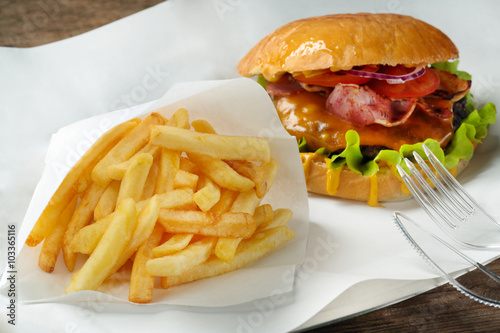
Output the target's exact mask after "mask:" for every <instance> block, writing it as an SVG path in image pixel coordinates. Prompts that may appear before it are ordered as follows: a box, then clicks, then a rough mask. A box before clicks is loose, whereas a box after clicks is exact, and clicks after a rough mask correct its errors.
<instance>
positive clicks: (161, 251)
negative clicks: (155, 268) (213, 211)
mask: <svg viewBox="0 0 500 333" xmlns="http://www.w3.org/2000/svg"><path fill="white" fill-rule="evenodd" d="M191 239H193V234H174V235H173V236H172V237H170V238H169V239H168V240H167V241H165V242H164V243H163V244H161V245H158V246H157V247H155V248H154V249H153V255H154V257H163V256H166V255H169V254H172V253H175V252H178V251H180V250H182V249H183V248H185V247H186V246H188V244H189V242H190V241H191Z"/></svg>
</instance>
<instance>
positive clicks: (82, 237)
mask: <svg viewBox="0 0 500 333" xmlns="http://www.w3.org/2000/svg"><path fill="white" fill-rule="evenodd" d="M114 214H115V213H114V212H113V213H111V214H109V215H108V216H106V217H104V218H102V219H100V220H98V221H95V222H94V223H92V224H89V225H87V226H85V227H83V228H81V229H80V230H79V231H78V232H77V233H76V234H75V236H74V237H73V239H72V240H71V243H69V249H70V250H71V251H73V252H79V253H84V254H91V253H92V252H94V250H95V248H96V247H97V244H99V241H100V240H101V238H102V235H104V233H105V232H106V229H107V228H108V226H109V224H110V223H111V221H112V220H113V218H114Z"/></svg>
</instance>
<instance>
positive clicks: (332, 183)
mask: <svg viewBox="0 0 500 333" xmlns="http://www.w3.org/2000/svg"><path fill="white" fill-rule="evenodd" d="M341 172H342V168H337V169H332V168H328V171H327V174H326V191H327V192H328V194H330V195H334V194H336V193H337V190H338V188H339V183H340V173H341Z"/></svg>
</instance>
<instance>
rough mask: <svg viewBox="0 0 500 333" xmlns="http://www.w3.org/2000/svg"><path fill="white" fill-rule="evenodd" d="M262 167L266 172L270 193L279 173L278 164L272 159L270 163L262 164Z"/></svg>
mask: <svg viewBox="0 0 500 333" xmlns="http://www.w3.org/2000/svg"><path fill="white" fill-rule="evenodd" d="M262 167H263V168H264V170H265V172H266V182H267V191H268V192H269V189H270V188H271V187H272V186H273V183H274V179H275V178H276V173H277V172H278V162H277V161H276V160H275V159H274V158H272V157H271V159H270V160H269V161H268V162H266V163H262Z"/></svg>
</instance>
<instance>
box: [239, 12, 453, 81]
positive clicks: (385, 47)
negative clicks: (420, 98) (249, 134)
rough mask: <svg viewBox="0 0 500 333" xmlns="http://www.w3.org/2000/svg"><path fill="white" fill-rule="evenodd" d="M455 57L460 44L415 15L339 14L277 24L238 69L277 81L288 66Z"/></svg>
mask: <svg viewBox="0 0 500 333" xmlns="http://www.w3.org/2000/svg"><path fill="white" fill-rule="evenodd" d="M456 58H458V50H457V48H456V47H455V45H454V44H453V42H452V41H451V40H450V39H449V38H448V37H447V36H446V35H445V34H444V33H442V32H441V31H440V30H439V29H437V28H435V27H433V26H431V25H429V24H427V23H425V22H422V21H420V20H417V19H415V18H413V17H410V16H405V15H396V14H368V13H359V14H337V15H326V16H318V17H311V18H306V19H302V20H298V21H294V22H291V23H288V24H286V25H284V26H282V27H280V28H278V29H277V30H275V31H274V32H272V33H271V34H270V35H268V36H267V37H265V38H264V39H262V40H261V41H260V42H259V43H258V44H257V45H255V46H254V47H253V48H252V49H251V50H250V51H249V52H248V54H247V55H246V56H245V57H244V58H243V59H241V61H240V63H239V65H238V72H239V73H240V74H241V75H243V76H254V75H263V76H264V77H265V78H266V79H267V80H269V81H273V80H275V79H277V78H278V77H279V76H280V75H281V74H282V73H284V72H289V73H294V72H302V71H311V70H319V69H327V68H330V69H332V70H340V69H350V68H352V67H354V66H362V65H390V66H396V65H398V64H403V65H405V66H408V67H415V66H420V65H427V64H430V63H435V62H440V61H445V60H453V59H456Z"/></svg>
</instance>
